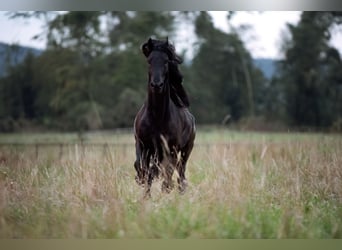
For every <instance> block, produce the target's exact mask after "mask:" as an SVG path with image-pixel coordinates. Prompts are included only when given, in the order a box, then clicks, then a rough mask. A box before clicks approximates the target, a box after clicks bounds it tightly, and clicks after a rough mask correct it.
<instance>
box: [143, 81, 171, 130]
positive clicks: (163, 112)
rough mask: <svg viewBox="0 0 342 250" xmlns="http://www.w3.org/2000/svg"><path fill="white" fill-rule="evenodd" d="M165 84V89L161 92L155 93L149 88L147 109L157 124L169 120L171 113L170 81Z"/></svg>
mask: <svg viewBox="0 0 342 250" xmlns="http://www.w3.org/2000/svg"><path fill="white" fill-rule="evenodd" d="M165 84H166V85H165V87H164V91H163V92H162V93H160V94H158V93H153V92H152V91H151V90H150V89H149V88H148V97H147V110H148V112H149V114H150V115H151V116H152V118H153V119H154V120H155V124H158V123H161V124H163V122H164V121H167V119H168V118H169V115H170V111H169V105H170V86H169V82H166V83H165Z"/></svg>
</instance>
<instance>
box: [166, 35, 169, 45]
mask: <svg viewBox="0 0 342 250" xmlns="http://www.w3.org/2000/svg"><path fill="white" fill-rule="evenodd" d="M166 45H169V37H168V36H167V37H166Z"/></svg>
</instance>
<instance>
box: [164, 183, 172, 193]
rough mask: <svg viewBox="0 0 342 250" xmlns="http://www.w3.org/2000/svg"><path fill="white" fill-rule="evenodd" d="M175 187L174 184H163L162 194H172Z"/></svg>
mask: <svg viewBox="0 0 342 250" xmlns="http://www.w3.org/2000/svg"><path fill="white" fill-rule="evenodd" d="M173 187H174V185H173V183H172V182H171V183H167V182H165V181H164V182H163V184H162V192H164V193H170V192H171V190H172V189H173Z"/></svg>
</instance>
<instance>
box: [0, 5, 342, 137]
mask: <svg viewBox="0 0 342 250" xmlns="http://www.w3.org/2000/svg"><path fill="white" fill-rule="evenodd" d="M234 14H235V12H227V22H230V20H231V18H232V17H233V16H234ZM10 16H11V17H12V18H34V17H36V18H42V17H44V18H45V20H46V27H47V30H46V33H45V35H46V37H47V50H46V51H44V52H43V53H41V54H39V55H36V56H33V55H32V54H28V55H27V56H26V58H25V59H24V60H19V59H18V60H16V57H17V55H19V54H20V53H19V54H18V51H19V50H18V49H19V48H17V47H16V46H13V48H12V49H11V52H12V54H13V57H12V59H13V58H14V59H13V60H15V61H22V62H21V63H19V64H16V65H13V62H12V61H13V60H12V61H11V62H9V64H8V67H7V74H6V75H5V76H4V77H2V78H0V131H13V130H18V129H21V128H27V127H30V126H33V127H35V126H38V127H39V126H41V127H44V128H48V129H61V130H88V129H89V130H93V129H110V128H115V127H131V126H132V124H133V119H134V115H135V114H136V112H137V111H138V109H139V107H140V106H141V105H142V103H143V101H144V99H145V96H146V82H147V65H146V61H145V58H144V56H143V55H142V53H141V51H140V45H141V44H142V43H143V42H144V41H146V39H147V38H148V37H151V36H152V37H155V38H159V39H164V38H166V37H169V39H170V41H172V40H175V39H174V38H175V37H174V36H175V31H176V29H177V25H179V23H180V22H182V21H184V20H186V22H187V23H188V24H189V25H191V24H193V26H194V31H195V35H196V38H197V41H196V43H195V44H194V48H195V50H194V51H195V54H194V57H193V58H192V59H191V61H185V63H184V64H183V65H181V66H180V67H181V72H182V73H183V75H184V83H183V84H184V87H185V89H186V90H187V92H188V94H189V97H190V101H191V106H190V109H191V112H193V113H194V115H195V117H196V121H197V123H199V124H218V123H221V122H223V123H229V122H235V123H236V124H242V127H243V128H253V127H258V126H260V127H262V126H264V127H268V126H266V125H262V124H261V122H259V125H255V121H263V122H264V124H266V123H268V122H269V121H275V120H281V121H285V122H288V124H290V125H294V126H307V127H310V126H312V127H319V128H329V127H331V128H332V129H334V130H340V127H341V125H340V123H341V120H342V118H341V117H342V102H341V100H342V91H341V86H340V85H341V81H342V73H341V72H342V70H341V65H342V64H341V58H340V55H339V52H338V51H337V50H336V49H334V48H332V47H331V46H330V45H328V41H329V38H330V28H331V27H332V26H333V25H334V24H340V23H341V14H340V13H339V12H304V13H303V14H302V18H301V21H300V22H299V24H298V25H297V26H293V25H289V31H290V33H291V36H292V38H291V39H290V40H288V41H287V42H285V43H284V48H285V49H284V51H285V56H286V58H285V60H284V61H283V62H281V63H280V64H279V71H278V74H277V75H276V76H275V77H274V78H273V79H271V80H268V79H266V78H265V76H264V75H263V74H262V72H261V71H260V70H259V69H257V68H256V66H255V65H254V63H253V59H252V57H251V55H250V53H249V52H248V51H247V49H246V48H245V46H244V44H243V42H242V40H241V38H240V34H241V32H245V31H244V29H240V30H234V29H233V30H232V31H231V32H230V33H226V32H223V31H221V30H220V29H218V28H216V27H215V26H214V24H213V22H212V19H211V16H210V15H209V13H208V12H203V11H202V12H134V11H128V12H116V11H112V12H109V11H101V12H96V11H92V12H83V11H75V12H73V11H71V12H63V13H55V12H40V11H38V12H34V11H33V12H16V13H10ZM38 36H42V34H38V35H37V37H38ZM175 47H176V49H177V44H175ZM177 52H178V53H180V52H179V50H178V51H177ZM243 123H248V124H244V125H243ZM251 123H253V124H254V126H250V125H251ZM261 129H262V128H261Z"/></svg>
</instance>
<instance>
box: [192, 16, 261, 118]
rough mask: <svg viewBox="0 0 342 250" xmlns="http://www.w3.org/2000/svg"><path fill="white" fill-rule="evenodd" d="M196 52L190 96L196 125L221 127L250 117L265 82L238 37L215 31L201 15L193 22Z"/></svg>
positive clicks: (208, 20) (207, 17)
mask: <svg viewBox="0 0 342 250" xmlns="http://www.w3.org/2000/svg"><path fill="white" fill-rule="evenodd" d="M195 28H196V34H197V35H198V37H199V43H200V44H199V48H198V52H197V54H196V56H195V57H194V59H193V64H192V67H191V83H192V86H191V87H190V93H191V94H190V96H193V99H194V101H193V110H194V113H195V116H196V117H198V121H199V122H204V123H208V122H209V123H220V122H221V121H222V120H223V118H224V117H225V116H226V115H227V114H228V115H230V116H231V117H232V119H233V120H239V119H240V118H241V117H243V116H249V115H253V114H254V113H255V106H256V104H257V105H259V104H260V103H262V102H263V100H262V99H260V98H259V97H258V95H259V93H260V92H259V91H260V86H261V85H262V84H264V82H265V81H266V80H265V78H264V77H263V76H262V74H261V72H260V71H259V70H257V69H256V68H255V67H254V65H253V63H252V58H251V56H250V54H249V53H248V52H247V50H246V49H245V48H244V45H243V43H242V41H241V39H240V38H239V36H238V34H237V33H229V34H227V33H224V32H222V31H220V30H218V29H216V28H215V27H214V25H213V23H212V20H211V17H210V16H209V15H208V14H207V13H205V12H201V13H200V14H199V15H198V17H197V18H196V21H195Z"/></svg>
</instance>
